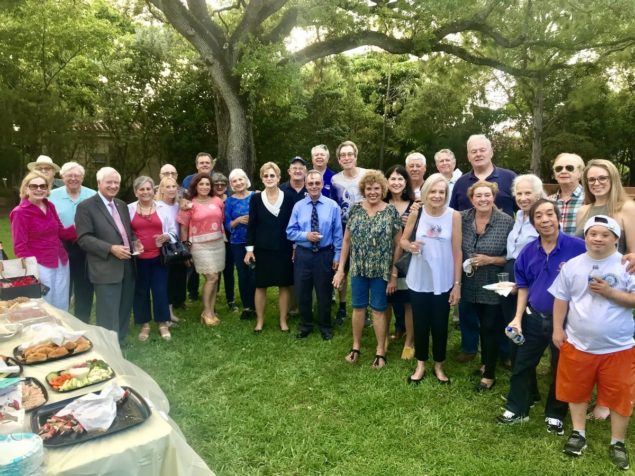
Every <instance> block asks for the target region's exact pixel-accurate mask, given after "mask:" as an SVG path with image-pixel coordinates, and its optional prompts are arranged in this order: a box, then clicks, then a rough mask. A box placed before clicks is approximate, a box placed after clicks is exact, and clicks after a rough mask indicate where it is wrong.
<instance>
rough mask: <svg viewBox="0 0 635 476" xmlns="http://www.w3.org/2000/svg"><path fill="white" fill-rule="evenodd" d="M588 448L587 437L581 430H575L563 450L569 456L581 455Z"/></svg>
mask: <svg viewBox="0 0 635 476" xmlns="http://www.w3.org/2000/svg"><path fill="white" fill-rule="evenodd" d="M585 448H586V438H585V437H584V436H582V435H581V434H580V433H579V432H577V431H573V432H572V433H571V436H570V437H569V439H568V440H567V442H566V443H565V444H564V449H563V450H562V452H563V453H564V454H567V455H569V456H580V455H581V454H582V452H583V451H584V449H585Z"/></svg>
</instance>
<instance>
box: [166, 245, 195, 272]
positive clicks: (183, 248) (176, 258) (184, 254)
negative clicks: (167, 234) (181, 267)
mask: <svg viewBox="0 0 635 476" xmlns="http://www.w3.org/2000/svg"><path fill="white" fill-rule="evenodd" d="M190 246H192V243H190V242H189V241H180V240H176V241H166V242H165V243H163V245H162V246H161V264H162V265H164V266H170V265H172V264H176V263H184V262H185V261H188V260H190V259H192V253H190Z"/></svg>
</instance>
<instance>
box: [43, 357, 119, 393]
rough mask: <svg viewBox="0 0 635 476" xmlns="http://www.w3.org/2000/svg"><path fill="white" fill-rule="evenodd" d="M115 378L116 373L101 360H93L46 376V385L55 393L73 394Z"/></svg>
mask: <svg viewBox="0 0 635 476" xmlns="http://www.w3.org/2000/svg"><path fill="white" fill-rule="evenodd" d="M114 377H115V371H114V370H113V369H112V367H110V365H108V364H107V363H106V362H104V361H103V360H100V359H91V360H87V361H85V362H80V363H79V364H75V365H72V366H70V367H67V368H65V369H62V370H58V371H57V372H50V373H48V374H47V375H46V383H47V384H49V386H50V387H51V388H52V389H53V391H55V392H60V393H64V392H72V391H74V390H79V389H80V388H85V387H90V386H91V385H97V384H99V383H103V382H106V381H108V380H110V379H112V378H114Z"/></svg>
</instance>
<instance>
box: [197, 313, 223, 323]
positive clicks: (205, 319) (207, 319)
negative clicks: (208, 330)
mask: <svg viewBox="0 0 635 476" xmlns="http://www.w3.org/2000/svg"><path fill="white" fill-rule="evenodd" d="M201 323H202V324H204V325H206V326H207V327H212V326H217V325H218V324H220V319H219V318H218V317H216V316H213V315H211V314H208V313H206V312H203V314H201Z"/></svg>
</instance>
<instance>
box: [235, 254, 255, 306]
mask: <svg viewBox="0 0 635 476" xmlns="http://www.w3.org/2000/svg"><path fill="white" fill-rule="evenodd" d="M231 250H232V256H233V258H234V263H235V264H236V271H238V291H239V292H240V300H241V301H242V303H243V309H252V310H253V309H256V304H255V303H254V295H255V293H256V274H255V273H254V272H253V271H252V270H251V269H249V266H247V265H246V264H245V255H246V254H247V252H246V251H245V245H244V244H237V245H236V244H233V243H232V245H231Z"/></svg>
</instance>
